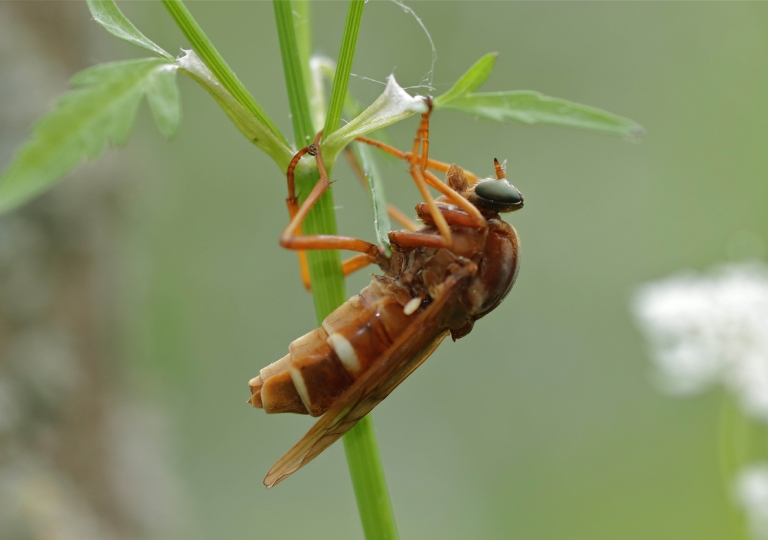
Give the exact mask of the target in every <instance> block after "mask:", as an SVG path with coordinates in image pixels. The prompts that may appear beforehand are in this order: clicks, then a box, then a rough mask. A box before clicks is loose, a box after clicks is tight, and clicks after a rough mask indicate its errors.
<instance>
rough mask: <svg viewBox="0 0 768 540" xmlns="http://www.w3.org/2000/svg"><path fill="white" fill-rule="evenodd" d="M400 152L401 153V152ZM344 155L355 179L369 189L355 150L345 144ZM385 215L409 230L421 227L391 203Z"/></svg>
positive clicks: (416, 229)
mask: <svg viewBox="0 0 768 540" xmlns="http://www.w3.org/2000/svg"><path fill="white" fill-rule="evenodd" d="M358 140H360V138H358ZM371 140H374V139H371ZM376 142H378V141H376ZM394 150H395V151H397V152H400V150H397V148H395V149H394ZM400 153H401V154H402V152H400ZM344 155H345V156H347V161H349V166H350V167H352V171H354V173H355V176H357V179H358V180H360V184H361V185H362V186H363V187H364V188H365V190H366V191H369V186H368V182H367V181H366V179H365V171H364V170H363V168H362V167H361V166H360V162H359V161H358V159H357V156H355V152H354V151H353V150H352V149H351V148H350V147H349V146H347V147H346V148H345V149H344ZM387 215H388V216H389V217H391V218H392V219H394V220H395V221H397V222H398V223H399V224H400V225H402V226H403V227H405V228H406V229H408V230H409V231H418V230H419V229H420V228H421V226H420V225H419V224H418V223H416V222H415V221H413V220H412V219H411V218H409V217H408V216H406V215H405V213H403V211H402V210H400V209H399V208H397V207H396V206H394V205H392V204H387Z"/></svg>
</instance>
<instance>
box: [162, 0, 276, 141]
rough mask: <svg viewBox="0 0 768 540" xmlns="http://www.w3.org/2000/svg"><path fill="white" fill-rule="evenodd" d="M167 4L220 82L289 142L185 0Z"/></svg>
mask: <svg viewBox="0 0 768 540" xmlns="http://www.w3.org/2000/svg"><path fill="white" fill-rule="evenodd" d="M163 4H164V5H165V8H166V9H167V10H168V12H169V13H170V14H171V17H173V20H174V21H176V24H177V25H178V26H179V28H180V29H181V31H182V32H183V33H184V35H185V36H186V38H187V39H188V40H189V43H190V44H191V45H192V48H193V49H194V50H195V52H197V54H198V55H199V56H200V58H202V59H203V62H205V65H206V66H208V69H210V70H211V71H212V72H213V74H214V75H215V76H216V78H217V79H218V80H219V82H221V85H222V86H223V87H224V88H226V89H227V91H228V92H229V93H230V94H232V96H234V98H235V99H236V100H237V101H238V103H240V105H242V106H243V107H245V108H246V109H248V110H249V111H250V112H251V113H252V114H253V115H254V116H255V117H256V118H258V119H259V121H260V122H261V123H262V124H264V125H265V126H267V127H268V128H269V130H270V131H271V132H272V133H273V134H274V135H275V137H277V138H278V139H279V140H280V141H281V142H283V143H285V144H286V145H287V144H288V142H287V141H286V140H285V137H284V136H283V134H282V133H280V130H279V129H278V128H277V126H276V125H275V123H274V122H272V119H271V118H269V116H268V115H267V113H266V112H264V110H263V109H262V108H261V106H260V105H259V104H258V103H257V101H256V99H255V98H254V97H253V96H252V95H251V93H250V92H248V90H247V89H246V88H245V86H244V85H243V83H242V82H240V79H238V78H237V75H235V72H234V71H232V68H230V67H229V64H227V62H226V61H225V60H224V58H223V57H222V56H221V55H220V54H219V51H217V50H216V47H214V46H213V43H211V40H210V39H208V36H206V35H205V32H203V29H202V28H200V25H199V24H197V21H195V19H194V17H192V14H191V13H190V12H189V10H188V9H187V7H186V6H185V5H184V3H183V2H182V1H181V0H163Z"/></svg>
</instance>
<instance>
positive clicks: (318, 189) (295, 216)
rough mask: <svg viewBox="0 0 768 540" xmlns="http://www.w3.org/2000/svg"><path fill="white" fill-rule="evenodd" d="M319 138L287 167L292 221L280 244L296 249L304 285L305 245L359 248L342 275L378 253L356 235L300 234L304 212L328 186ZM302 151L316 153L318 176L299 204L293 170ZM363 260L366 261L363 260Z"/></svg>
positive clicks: (307, 282)
mask: <svg viewBox="0 0 768 540" xmlns="http://www.w3.org/2000/svg"><path fill="white" fill-rule="evenodd" d="M317 142H318V138H317V137H316V138H315V142H314V143H313V144H311V145H309V146H308V147H306V148H303V149H302V150H300V151H299V152H298V153H297V154H296V155H295V156H294V157H293V159H292V160H291V163H290V165H288V171H287V173H286V177H287V180H288V198H287V199H286V203H287V206H288V213H289V214H290V216H291V222H290V223H289V224H288V226H287V227H286V228H285V230H284V231H283V233H282V234H281V235H280V245H281V246H282V247H284V248H287V249H295V250H298V251H299V265H300V266H301V276H302V281H303V282H304V285H305V287H307V288H308V289H309V287H310V286H311V284H310V279H309V269H308V266H307V260H306V254H305V253H303V250H307V249H346V250H349V251H358V252H360V253H361V254H362V255H357V256H354V257H352V258H351V259H349V260H347V261H345V262H344V264H343V269H344V275H345V276H346V275H349V274H351V273H352V272H354V271H355V270H359V269H360V268H363V267H364V266H367V264H370V263H374V262H376V256H377V255H378V253H379V248H378V247H377V246H376V245H375V244H371V243H370V242H366V241H365V240H360V239H359V238H352V237H349V236H335V235H326V234H317V235H310V236H303V235H302V234H301V224H302V223H303V222H304V219H305V218H306V217H307V214H308V213H309V211H310V210H311V209H312V207H313V206H314V205H315V203H317V201H318V200H319V199H320V197H321V196H322V195H323V193H325V190H327V189H328V187H329V186H330V181H329V180H328V172H327V170H326V168H325V163H324V162H323V158H322V154H321V153H320V147H319V145H318V144H317ZM305 154H310V155H313V156H315V161H316V162H317V169H318V171H319V172H320V179H319V180H318V181H317V183H316V184H315V187H314V188H313V189H312V191H311V192H310V194H309V196H308V197H307V198H306V200H305V201H304V203H303V204H302V205H301V206H299V205H298V198H297V197H296V187H295V178H294V172H295V169H296V165H297V164H298V162H299V160H300V159H301V158H302V156H304V155H305ZM364 262H365V264H363V263H364Z"/></svg>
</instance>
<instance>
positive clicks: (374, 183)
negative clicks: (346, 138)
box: [354, 143, 392, 257]
mask: <svg viewBox="0 0 768 540" xmlns="http://www.w3.org/2000/svg"><path fill="white" fill-rule="evenodd" d="M372 150H373V148H372V147H371V146H369V145H367V144H364V143H357V144H355V145H354V151H355V153H356V154H357V157H358V159H359V160H360V162H361V163H362V166H363V174H364V175H365V179H366V180H367V181H368V191H369V192H370V195H371V204H372V205H373V225H374V227H375V228H376V239H377V240H378V243H379V245H380V246H384V248H385V249H386V251H387V257H389V255H390V253H391V249H390V246H389V231H391V230H392V224H391V223H390V221H389V215H388V214H387V196H386V193H385V192H384V182H383V181H382V177H381V173H380V172H379V168H378V167H377V166H376V160H375V159H374V157H373V152H372Z"/></svg>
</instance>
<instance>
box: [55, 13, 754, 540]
mask: <svg viewBox="0 0 768 540" xmlns="http://www.w3.org/2000/svg"><path fill="white" fill-rule="evenodd" d="M120 5H121V7H122V8H123V9H124V11H125V13H126V14H127V15H128V16H129V18H131V20H132V21H133V22H134V23H135V24H136V25H137V26H138V27H139V28H140V29H141V30H142V31H143V32H144V33H146V34H147V35H148V36H149V37H150V38H152V39H153V40H155V41H157V42H158V43H159V44H160V45H162V46H163V47H165V48H166V49H167V50H169V51H171V52H176V51H177V50H178V47H179V46H180V45H181V46H184V47H186V42H185V40H184V38H183V36H181V34H180V32H179V31H178V30H177V29H176V28H175V26H174V24H173V22H172V21H171V19H170V17H169V16H168V15H167V14H166V13H165V11H164V9H163V8H162V6H161V5H159V4H157V3H150V2H123V3H121V4H120ZM408 5H409V6H411V7H412V8H413V9H414V10H415V11H416V12H417V13H418V15H419V16H420V17H421V18H422V20H423V22H424V24H425V25H426V26H427V28H428V29H429V31H430V32H431V35H432V38H433V40H434V43H435V46H436V49H437V63H436V66H435V72H434V86H435V87H436V91H435V92H434V93H435V94H440V93H441V92H443V91H445V90H446V89H447V88H448V87H450V85H451V84H452V83H453V82H454V81H455V80H456V78H457V77H458V76H459V75H460V74H461V73H463V72H464V70H465V69H466V68H467V67H469V66H470V65H471V64H472V63H473V62H474V61H475V60H476V59H478V58H479V57H480V56H481V55H483V54H485V53H487V52H489V51H498V52H499V53H500V55H499V58H498V60H497V63H496V69H495V71H494V73H493V74H492V76H491V77H490V79H489V80H488V82H487V83H486V85H485V86H484V87H483V90H486V91H494V90H510V89H531V90H538V91H541V92H544V93H546V94H549V95H552V96H556V97H561V98H566V99H570V100H573V101H576V102H580V103H585V104H589V105H593V106H596V107H600V108H603V109H606V110H608V111H611V112H614V113H617V114H620V115H623V116H626V117H629V118H632V119H634V120H636V121H638V122H639V123H641V124H642V125H643V126H644V127H645V128H646V129H647V135H646V136H645V138H644V139H643V140H641V141H639V142H628V141H624V140H620V139H615V138H609V137H604V136H599V135H593V134H589V133H583V132H579V131H572V130H567V129H558V128H550V127H529V126H523V125H519V124H505V125H502V124H496V123H492V122H489V121H482V120H475V119H473V118H472V117H469V116H466V115H462V114H460V113H455V112H447V111H446V112H442V111H441V112H438V113H437V114H435V115H434V116H433V123H432V132H431V146H430V150H431V155H432V156H434V157H435V158H437V159H442V160H445V161H449V162H455V163H458V164H460V165H462V166H464V167H465V168H468V169H470V170H472V171H474V172H477V173H479V174H484V175H487V174H490V173H491V172H492V159H493V158H494V157H498V158H499V159H508V160H509V162H508V177H509V178H510V180H511V181H512V183H514V184H515V185H516V186H517V187H518V188H519V189H520V190H521V191H522V192H523V193H524V195H525V200H526V206H525V209H524V210H522V211H521V212H519V213H516V214H513V215H511V216H510V217H509V218H508V220H509V221H511V222H512V223H513V224H514V225H515V227H516V228H517V230H518V232H519V234H520V236H521V238H522V243H523V251H522V269H521V272H520V275H519V278H518V281H517V284H516V285H515V288H514V289H513V291H512V293H511V294H510V296H509V297H508V299H507V300H506V301H505V302H504V303H503V304H502V305H501V306H500V307H499V308H498V309H497V310H496V311H495V312H493V313H492V314H491V315H489V316H488V317H487V318H486V319H484V320H482V321H481V322H480V323H478V325H477V326H476V327H475V330H474V331H473V332H472V334H471V335H470V336H468V337H467V338H466V339H463V340H461V341H459V342H456V343H446V344H444V345H443V346H442V347H441V348H440V349H439V350H438V351H437V352H436V353H435V354H434V355H433V357H432V358H430V360H429V361H428V362H427V363H426V364H425V365H424V366H423V367H422V368H421V369H419V370H418V371H417V372H416V373H415V374H414V375H413V376H412V377H410V378H409V379H408V381H407V382H406V383H405V384H403V386H401V387H400V388H399V389H398V390H397V391H396V392H395V393H394V394H393V395H392V396H391V397H390V399H388V400H386V401H385V402H384V403H383V404H382V405H381V406H379V407H378V408H377V409H376V410H375V412H374V419H375V421H376V428H377V433H378V436H379V441H380V447H381V452H382V457H383V460H384V465H385V469H386V472H387V476H388V480H389V488H390V492H391V496H392V500H393V505H394V509H395V513H396V516H397V522H398V526H399V529H400V532H401V537H402V538H404V539H417V538H418V539H428V538H434V539H438V538H439V539H450V538H455V539H467V538H521V539H522V538H525V539H540V540H544V539H547V540H548V539H555V538H558V539H569V540H578V539H584V540H587V539H589V540H598V539H615V538H621V539H623V540H632V539H644V540H645V539H650V538H652V539H654V540H663V539H680V538H696V539H700V540H704V539H718V540H722V539H729V538H735V532H734V529H733V526H732V523H731V521H730V515H729V509H728V497H727V494H726V492H725V490H724V488H723V486H722V484H721V480H720V478H719V473H718V460H717V422H718V411H719V404H720V400H721V396H720V395H718V394H716V393H710V394H707V395H704V396H700V397H696V398H689V399H686V400H674V399H671V398H667V397H664V396H663V395H662V394H661V393H660V392H659V391H658V390H657V389H656V388H655V386H654V384H653V383H652V378H651V374H652V370H651V365H650V362H649V361H648V358H647V355H646V349H645V344H644V342H643V340H642V338H641V336H640V334H639V333H638V332H637V330H636V329H635V327H634V324H633V321H632V318H631V314H630V312H629V302H630V299H631V296H632V293H633V291H634V289H635V287H636V286H637V285H638V284H640V283H642V282H645V281H648V280H651V279H655V278H658V277H661V276H665V275H667V274H669V273H672V272H675V271H678V270H681V269H687V268H693V269H699V270H703V269H706V268H708V267H710V266H711V265H713V264H716V263H719V262H722V261H726V260H731V259H742V258H749V257H761V256H762V255H763V253H762V251H761V250H762V246H763V244H764V242H765V241H766V240H768V212H767V211H766V209H767V208H768V182H766V178H767V177H768V153H767V152H766V150H765V148H766V141H767V140H768V123H767V122H766V118H768V5H766V4H759V3H735V4H734V3H636V2H635V3H623V2H614V3H605V2H600V3H591V2H567V3H560V2H541V3H517V2H468V1H465V2H410V3H409V4H408ZM189 7H190V9H191V11H192V12H193V14H194V15H195V17H196V18H197V19H198V21H199V22H200V24H201V25H202V26H203V28H204V29H205V30H206V32H207V33H208V34H209V36H210V37H211V39H212V40H213V41H214V43H215V44H216V45H217V47H218V48H219V50H220V52H221V53H222V54H223V55H224V57H225V58H227V60H228V61H229V62H230V64H231V65H232V67H233V68H234V69H235V71H236V72H237V74H238V75H239V77H240V78H241V79H242V80H243V82H244V83H245V84H246V86H247V87H248V88H249V89H250V90H251V91H252V92H253V94H254V95H255V96H256V98H257V100H258V101H259V102H260V104H261V105H262V106H263V107H264V109H265V110H266V111H268V113H269V114H270V115H271V116H272V118H273V119H274V120H275V121H276V122H277V123H278V125H279V126H280V128H281V129H282V130H283V131H284V132H285V133H290V132H291V128H290V121H289V117H288V105H287V99H286V96H285V92H284V81H283V75H282V65H281V61H280V57H279V52H278V45H277V36H276V32H275V27H274V20H273V12H272V5H271V3H269V2H262V1H258V2H202V1H201V2H190V3H189ZM81 11H82V17H86V18H87V17H89V15H88V12H87V9H86V6H85V4H84V3H83V4H82V10H81ZM312 12H313V18H314V20H313V34H314V40H315V44H316V50H317V51H318V52H321V53H325V54H327V55H329V56H331V57H335V56H336V54H337V52H338V46H339V43H340V37H341V32H342V28H343V24H344V17H345V13H346V4H345V3H342V2H317V3H314V4H313V6H312ZM89 31H90V32H92V33H93V38H92V50H91V52H90V53H89V57H90V58H91V59H92V62H91V63H98V62H103V61H109V60H114V59H117V58H131V57H138V56H140V55H141V52H140V51H139V50H138V49H135V48H132V47H130V46H129V45H127V44H123V43H121V42H118V41H117V40H115V39H114V38H112V37H111V36H109V35H108V34H106V32H104V31H103V30H102V29H101V28H100V27H98V25H96V23H92V25H91V26H90V27H89ZM430 61H431V52H430V47H429V42H428V40H427V38H426V37H425V35H424V33H423V32H422V31H421V29H420V28H419V26H418V24H417V23H416V21H415V20H414V19H413V18H412V17H411V16H409V15H408V14H406V13H404V12H403V10H402V9H401V8H400V7H398V6H397V5H395V4H394V3H391V2H379V1H376V2H369V3H368V5H367V6H366V12H365V15H364V18H363V25H362V28H361V30H360V42H359V45H358V49H357V54H356V57H355V64H354V67H353V73H355V74H357V75H359V76H360V77H368V78H371V79H376V80H379V81H384V80H385V78H386V77H387V75H388V74H390V73H394V74H395V75H396V77H397V79H398V81H399V82H400V83H401V84H402V85H403V86H406V87H407V86H412V85H417V84H419V82H420V81H421V79H422V77H423V75H424V74H425V73H426V72H427V71H428V70H429V67H430ZM66 75H67V74H64V75H63V76H66ZM63 80H64V78H62V89H63V88H64V85H63ZM180 81H181V89H182V102H183V111H184V122H183V126H182V131H181V133H180V135H179V136H178V138H177V139H176V140H173V141H171V142H166V141H164V140H163V139H162V136H161V135H160V134H159V133H158V132H157V130H156V129H155V128H154V126H152V125H151V120H150V119H149V114H148V112H147V111H146V110H143V111H142V112H141V114H140V120H139V132H138V133H136V134H134V136H133V137H132V138H131V142H130V143H129V147H128V149H127V150H125V152H127V153H128V154H127V155H130V156H131V159H132V160H133V167H134V171H135V174H136V175H137V176H138V177H139V180H138V184H139V188H138V189H136V190H135V194H134V195H135V196H134V200H133V203H132V204H133V213H132V217H131V219H130V220H129V222H130V227H129V229H128V230H127V231H123V232H122V233H121V237H120V238H121V240H120V241H121V242H122V244H123V245H124V246H125V247H124V249H122V256H121V257H122V259H121V260H122V263H121V264H120V265H117V270H116V271H117V272H118V274H117V275H118V276H119V280H120V284H121V285H120V287H119V290H120V294H119V295H118V297H117V298H116V299H115V302H117V303H118V304H119V307H118V309H119V311H120V313H121V314H122V319H121V320H122V321H123V322H122V323H121V332H122V336H123V337H122V340H123V343H124V345H123V346H122V352H121V353H120V357H121V358H123V359H124V364H123V367H122V372H123V376H124V378H125V380H126V383H125V384H126V385H128V386H129V387H131V388H133V389H134V390H133V391H134V392H137V393H140V394H145V395H149V396H151V399H152V400H154V401H155V402H156V403H158V404H159V405H160V406H162V407H163V408H165V409H167V410H168V411H169V415H170V418H171V422H170V424H169V425H170V428H169V429H170V432H169V433H170V436H171V437H172V440H173V456H174V458H173V460H174V463H175V468H176V471H177V473H178V475H179V477H180V485H181V486H182V492H183V493H182V499H183V505H185V506H186V510H185V511H184V523H183V525H182V528H181V530H182V531H183V533H184V535H185V537H186V538H190V539H211V538H227V539H235V538H276V539H294V538H302V537H311V538H318V539H320V538H328V539H339V538H360V537H361V536H362V530H361V527H360V524H359V519H358V516H357V511H356V507H355V500H354V495H353V492H352V489H351V484H350V481H349V475H348V472H347V469H346V462H345V458H344V453H343V449H342V446H341V445H340V444H339V445H336V446H334V447H333V448H332V449H330V450H329V451H327V452H326V453H325V454H323V455H322V456H321V457H320V458H318V459H317V460H316V461H315V462H314V463H313V464H312V465H311V466H309V467H307V468H306V469H304V470H302V471H301V472H300V473H298V474H296V475H295V476H294V477H292V478H290V480H288V481H286V482H285V483H283V484H281V485H280V486H278V487H276V488H275V489H272V490H270V491H267V490H266V489H265V488H264V487H263V486H262V484H261V481H262V478H263V476H264V474H265V473H266V471H267V469H268V468H269V466H270V465H271V464H272V463H273V462H274V461H275V460H276V459H277V458H278V457H280V456H281V455H282V454H283V453H284V452H285V451H286V450H287V449H288V448H289V447H290V446H292V445H293V444H294V443H295V442H296V441H297V440H298V439H299V438H300V437H301V436H302V435H303V434H304V432H305V431H306V429H308V427H309V426H310V425H311V423H312V420H311V419H308V418H301V417H293V416H267V415H264V414H263V413H262V412H261V411H256V410H253V409H252V408H251V407H250V406H248V405H247V404H246V403H245V400H246V399H247V398H248V390H247V386H246V382H247V381H248V379H249V378H251V377H253V376H255V375H256V374H257V373H258V370H259V369H260V368H261V367H263V366H264V365H266V364H267V363H270V362H272V361H273V360H276V359H278V358H279V357H281V356H283V355H284V354H285V353H286V351H287V345H288V343H289V342H290V341H291V340H292V339H294V338H296V337H298V336H300V335H302V334H304V333H305V332H307V331H309V330H311V329H312V328H314V327H315V315H314V312H313V308H312V301H311V297H310V296H309V294H307V293H306V292H305V291H304V290H303V288H302V287H301V284H300V280H299V275H298V268H297V264H296V256H295V254H293V253H290V252H287V251H284V250H281V249H280V248H279V247H278V245H277V238H278V235H279V233H280V231H281V230H282V228H283V227H284V226H285V224H286V223H287V216H286V211H285V206H284V198H285V193H286V188H285V181H284V177H283V175H282V172H281V171H279V170H278V169H277V168H276V167H275V165H274V164H273V163H272V162H271V161H270V160H269V159H268V158H267V157H266V156H265V155H263V154H261V153H260V152H259V151H258V150H257V149H256V148H255V147H253V146H252V145H250V144H249V143H248V142H247V141H246V140H245V139H244V138H243V137H242V136H241V135H240V134H239V132H237V130H236V129H235V128H234V127H233V126H232V125H231V124H230V122H229V120H228V119H227V118H226V117H225V116H224V114H222V112H221V110H220V109H219V108H218V106H217V105H216V104H215V103H214V102H213V100H212V99H210V97H209V96H208V95H207V94H206V93H205V92H204V91H203V90H202V89H201V88H199V87H198V86H196V85H195V84H194V83H192V81H190V80H188V79H186V78H183V77H182V78H180ZM382 88H383V87H382V86H381V85H380V84H377V83H375V82H371V81H368V80H364V79H362V78H355V79H353V81H352V85H351V90H352V92H353V94H354V95H355V96H356V97H357V98H358V99H359V100H360V101H361V102H362V103H369V102H370V101H372V100H373V99H374V98H375V96H377V95H378V94H379V93H380V92H381V90H382ZM415 91H417V92H418V90H415ZM41 112H42V111H41ZM416 125H417V120H416V119H410V120H408V121H405V122H402V123H400V124H398V125H396V126H395V127H393V128H392V129H391V130H390V133H391V135H392V137H393V139H394V141H395V143H396V144H397V145H398V146H400V147H406V146H408V145H409V144H410V141H411V140H412V137H413V133H414V130H415V128H416ZM383 169H384V170H385V171H386V175H387V183H386V187H387V193H388V196H389V198H390V200H391V201H392V202H394V203H395V204H397V205H398V206H399V207H400V208H403V209H407V210H410V209H411V208H412V207H413V206H414V204H415V203H416V202H417V201H418V197H417V191H416V189H415V188H414V186H413V185H412V182H411V181H410V179H409V177H408V175H407V173H406V171H405V167H404V166H403V165H402V164H399V163H392V162H389V163H387V164H386V165H385V166H384V167H383ZM334 176H335V178H337V179H338V182H337V183H336V184H335V185H334V189H335V192H336V201H337V204H338V206H339V210H338V219H339V227H340V230H341V231H344V232H347V233H351V234H355V235H360V236H362V237H364V238H367V239H373V237H374V233H373V225H372V217H371V212H370V204H369V202H368V201H367V199H366V196H365V194H364V192H363V190H362V189H361V188H360V187H359V185H358V183H357V181H356V180H355V179H354V178H353V176H352V175H351V173H350V172H349V169H348V167H347V166H346V164H345V163H343V160H340V161H339V166H338V167H337V168H336V170H335V172H334ZM103 181H104V182H108V181H109V178H104V179H103ZM126 238H127V239H128V240H127V241H126V240H125V239H126ZM363 274H365V273H363ZM368 279H369V278H367V277H366V275H360V276H355V277H354V278H352V279H350V280H349V281H348V291H349V293H350V294H353V293H355V292H356V291H358V290H359V289H360V288H361V287H362V286H364V284H365V283H366V282H367V281H368Z"/></svg>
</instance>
